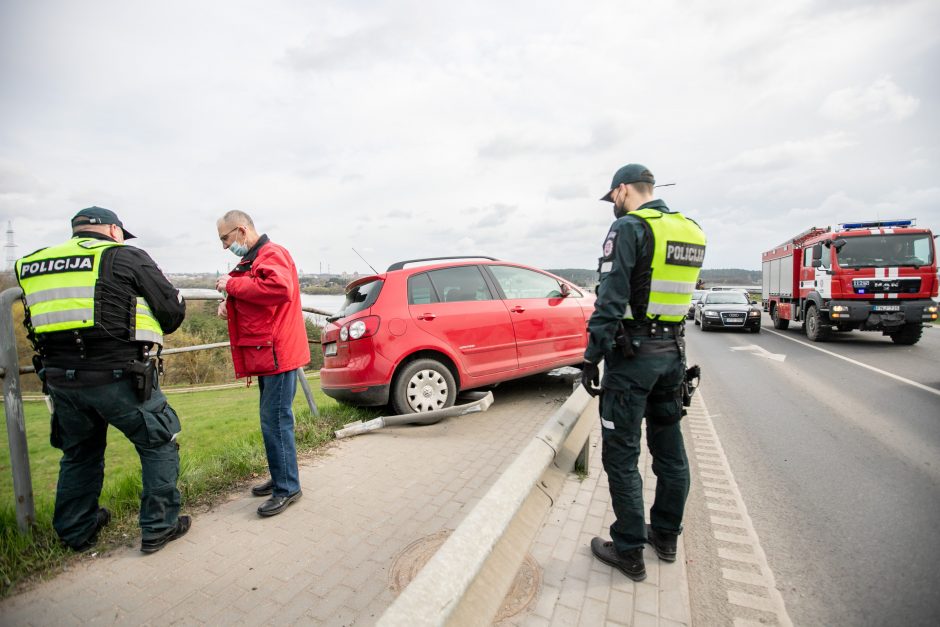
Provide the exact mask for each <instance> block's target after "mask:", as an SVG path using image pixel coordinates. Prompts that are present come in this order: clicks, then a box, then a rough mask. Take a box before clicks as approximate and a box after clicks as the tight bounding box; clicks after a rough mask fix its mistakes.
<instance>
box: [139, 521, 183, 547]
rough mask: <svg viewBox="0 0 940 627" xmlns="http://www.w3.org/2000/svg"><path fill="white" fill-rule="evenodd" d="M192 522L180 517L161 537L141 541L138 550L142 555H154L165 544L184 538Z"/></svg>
mask: <svg viewBox="0 0 940 627" xmlns="http://www.w3.org/2000/svg"><path fill="white" fill-rule="evenodd" d="M192 522H193V521H192V519H191V518H190V517H189V516H180V517H179V518H177V519H176V526H175V527H173V528H172V529H170V530H169V531H167V532H166V533H165V534H163V535H162V536H159V537H156V538H149V539H147V540H141V541H140V550H141V551H142V552H144V553H156V552H157V551H159V550H160V549H162V548H163V547H165V546H166V545H167V542H172V541H173V540H176V539H177V538H181V537H183V536H185V535H186V532H187V531H189V527H190V525H192Z"/></svg>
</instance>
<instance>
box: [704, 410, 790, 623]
mask: <svg viewBox="0 0 940 627" xmlns="http://www.w3.org/2000/svg"><path fill="white" fill-rule="evenodd" d="M716 415H717V414H716ZM714 417H715V416H712V415H710V414H709V413H708V409H707V408H706V407H705V401H704V399H703V398H702V395H701V394H697V395H696V396H695V397H694V398H693V401H692V406H691V407H690V408H689V414H688V416H687V419H688V421H689V422H688V425H687V428H688V429H689V432H690V435H691V439H692V442H691V443H690V444H691V446H690V447H689V448H690V449H691V450H692V453H693V454H694V455H695V459H696V470H697V472H696V475H697V479H698V480H699V481H700V484H701V490H702V492H703V495H704V498H705V506H706V507H707V508H708V510H709V511H710V514H709V520H710V522H711V525H712V535H713V537H714V538H715V541H716V542H717V543H718V557H719V559H720V560H721V571H722V581H723V583H724V588H725V592H726V593H727V595H728V603H729V604H730V607H731V612H732V614H737V616H733V617H732V618H733V621H734V624H735V625H740V626H742V627H743V626H744V625H772V624H776V625H782V626H784V627H792V625H793V622H792V621H791V620H790V616H789V614H787V608H786V605H785V604H784V602H783V596H782V595H781V594H780V591H779V590H777V584H776V582H775V580H774V574H773V571H772V570H771V569H770V564H769V563H768V562H767V555H766V554H765V553H764V550H763V549H762V548H761V545H760V538H758V536H757V531H756V530H755V529H754V524H753V522H752V521H751V518H750V516H749V515H748V513H747V507H746V506H745V505H744V499H743V497H742V496H741V491H740V490H739V489H738V484H737V482H736V481H735V479H734V474H733V473H732V472H731V466H730V465H729V463H728V458H727V457H726V456H725V452H724V448H722V446H721V442H720V441H719V440H718V434H717V432H716V431H715V426H714V424H713V423H712V418H714ZM755 618H759V619H760V620H754V619H755Z"/></svg>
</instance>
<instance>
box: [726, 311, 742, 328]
mask: <svg viewBox="0 0 940 627" xmlns="http://www.w3.org/2000/svg"><path fill="white" fill-rule="evenodd" d="M745 320H747V313H746V312H740V311H729V312H724V311H723V312H721V323H722V324H723V325H725V326H726V327H743V326H744V321H745Z"/></svg>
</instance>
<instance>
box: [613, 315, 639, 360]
mask: <svg viewBox="0 0 940 627" xmlns="http://www.w3.org/2000/svg"><path fill="white" fill-rule="evenodd" d="M614 344H616V345H617V348H619V349H620V354H621V355H623V358H624V359H633V358H634V357H636V349H638V348H639V347H640V342H639V340H634V339H633V336H632V335H630V329H629V328H628V327H627V326H626V325H625V324H624V323H623V322H620V323H619V324H618V325H617V333H616V334H615V335H614Z"/></svg>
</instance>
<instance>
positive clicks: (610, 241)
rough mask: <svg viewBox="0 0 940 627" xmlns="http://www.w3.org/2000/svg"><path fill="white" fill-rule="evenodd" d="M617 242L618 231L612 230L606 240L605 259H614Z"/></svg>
mask: <svg viewBox="0 0 940 627" xmlns="http://www.w3.org/2000/svg"><path fill="white" fill-rule="evenodd" d="M616 241H617V231H614V230H613V229H611V231H610V232H609V233H608V234H607V237H606V238H605V239H604V257H603V258H604V259H612V258H613V256H614V246H615V245H616Z"/></svg>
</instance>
